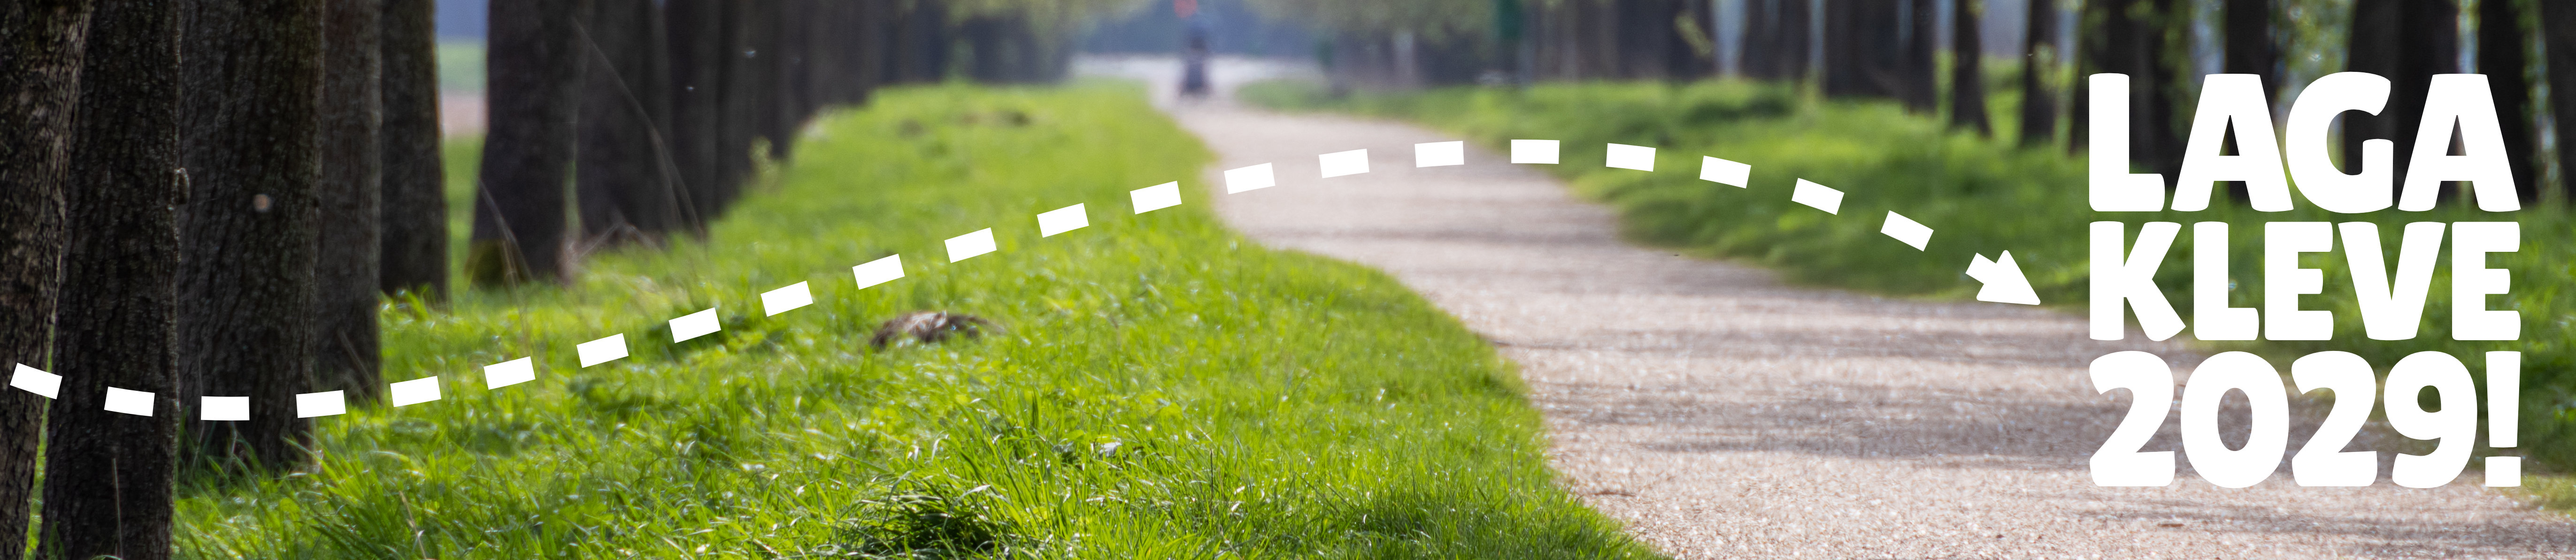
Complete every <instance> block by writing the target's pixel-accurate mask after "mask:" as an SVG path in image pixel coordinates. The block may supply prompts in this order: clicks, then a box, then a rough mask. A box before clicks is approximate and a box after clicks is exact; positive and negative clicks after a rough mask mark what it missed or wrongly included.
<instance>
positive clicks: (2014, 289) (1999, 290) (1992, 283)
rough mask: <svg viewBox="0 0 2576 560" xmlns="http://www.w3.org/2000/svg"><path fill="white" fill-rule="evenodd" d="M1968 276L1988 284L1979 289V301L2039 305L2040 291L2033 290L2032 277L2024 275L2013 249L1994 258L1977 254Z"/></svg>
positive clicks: (1969, 268) (1969, 265) (1971, 262)
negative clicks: (2013, 256)
mask: <svg viewBox="0 0 2576 560" xmlns="http://www.w3.org/2000/svg"><path fill="white" fill-rule="evenodd" d="M1968 277H1969V278H1975V279H1977V281H1978V282H1981V283H1984V284H1985V285H1986V287H1985V289H1981V290H1977V301H1992V302H1999V303H2019V304H2023V305H2039V293H2038V292H2034V291H2031V289H2030V278H2029V277H2026V276H2022V273H2021V265H2019V264H2015V263H2014V262H2013V258H2012V251H2004V252H2003V254H2002V256H2000V257H1997V258H1995V259H1993V260H1987V259H1986V256H1985V255H1977V256H1976V260H1973V261H1970V262H1969V263H1968Z"/></svg>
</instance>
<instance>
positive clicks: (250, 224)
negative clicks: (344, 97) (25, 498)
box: [179, 0, 323, 469]
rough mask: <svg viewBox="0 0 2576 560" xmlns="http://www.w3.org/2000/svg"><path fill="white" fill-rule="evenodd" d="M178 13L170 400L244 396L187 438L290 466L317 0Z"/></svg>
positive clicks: (307, 273)
mask: <svg viewBox="0 0 2576 560" xmlns="http://www.w3.org/2000/svg"><path fill="white" fill-rule="evenodd" d="M181 25H182V28H181V29H183V31H182V33H184V34H185V38H184V39H183V41H184V42H183V43H181V44H180V49H181V52H183V53H187V54H186V55H185V56H186V57H187V60H186V64H184V65H183V66H184V67H185V71H184V75H183V76H182V80H184V81H183V82H181V84H180V88H181V91H184V92H186V94H185V95H183V96H182V97H181V103H182V105H181V106H180V111H181V115H182V117H181V118H182V119H183V121H184V123H185V124H183V125H182V127H183V128H182V129H181V135H182V136H181V138H180V142H181V143H180V148H179V149H180V159H181V161H182V163H184V164H186V168H187V170H188V185H189V189H188V205H187V207H186V209H185V210H184V214H182V215H181V216H180V222H179V223H180V234H179V238H180V239H181V240H182V242H183V244H184V246H183V247H182V248H181V251H183V252H182V253H181V257H180V268H179V270H180V273H179V274H180V276H179V375H180V378H179V379H180V386H181V390H180V403H181V404H182V405H183V406H184V405H200V404H202V400H201V399H200V397H202V396H206V395H213V396H226V397H240V396H247V397H250V405H251V416H250V418H251V419H250V420H248V421H198V422H194V423H192V424H191V426H192V427H191V428H190V429H189V430H187V431H188V432H189V433H190V434H193V436H192V437H194V438H195V440H196V442H197V445H196V447H195V448H194V449H196V450H197V451H198V452H200V453H202V454H203V455H204V456H205V457H206V459H207V460H210V461H213V462H216V463H219V464H223V465H227V466H233V467H243V466H247V467H260V468H271V469H285V468H290V467H292V466H294V465H298V464H302V463H303V462H304V460H305V458H306V457H305V454H304V452H303V451H302V449H303V447H304V446H305V445H306V443H307V442H308V441H309V439H310V435H311V434H310V433H309V432H310V427H311V424H310V423H308V422H307V421H305V420H304V419H302V418H297V417H296V416H295V395H296V394H298V393H304V392H309V388H310V387H312V386H313V385H314V379H313V375H312V374H313V355H312V353H311V352H310V351H309V349H310V348H311V346H310V345H309V342H310V341H311V340H313V334H314V322H313V319H312V317H310V315H311V314H312V313H313V302H314V279H313V265H314V262H315V258H314V253H313V239H314V236H315V235H317V234H318V230H317V225H316V222H317V221H319V220H320V215H321V201H320V199H319V196H320V194H321V192H320V191H321V189H320V184H321V181H322V146H321V135H320V134H319V133H320V132H321V124H322V123H321V118H320V115H321V98H322V73H323V71H322V1H321V0H192V1H191V2H190V3H189V8H188V13H187V15H186V21H184V22H183V23H182V24H181ZM200 416H201V415H199V414H198V413H197V412H196V411H195V410H193V409H192V410H188V411H186V412H184V413H183V416H182V418H198V417H200Z"/></svg>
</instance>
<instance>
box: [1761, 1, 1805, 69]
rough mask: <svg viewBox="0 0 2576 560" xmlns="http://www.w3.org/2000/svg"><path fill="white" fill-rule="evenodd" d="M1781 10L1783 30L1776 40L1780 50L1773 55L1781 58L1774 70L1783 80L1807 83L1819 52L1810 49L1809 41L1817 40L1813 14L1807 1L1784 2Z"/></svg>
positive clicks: (1774, 50) (1775, 49)
mask: <svg viewBox="0 0 2576 560" xmlns="http://www.w3.org/2000/svg"><path fill="white" fill-rule="evenodd" d="M1779 8H1780V10H1779V12H1780V17H1779V20H1780V29H1779V31H1778V34H1777V35H1774V36H1773V37H1774V39H1773V40H1774V41H1775V42H1774V43H1773V44H1774V45H1776V46H1775V47H1774V48H1773V49H1772V52H1774V53H1775V56H1776V57H1777V60H1776V61H1775V62H1773V63H1772V65H1773V68H1774V69H1776V70H1777V71H1778V72H1779V77H1780V78H1781V79H1784V80H1789V81H1793V82H1794V81H1802V80H1805V79H1807V67H1808V66H1810V64H1809V63H1811V62H1813V60H1812V59H1813V55H1814V53H1815V49H1814V48H1813V47H1812V46H1810V45H1808V43H1809V41H1808V39H1809V38H1810V37H1813V36H1815V33H1814V32H1813V31H1812V30H1811V29H1810V27H1811V26H1812V23H1813V21H1814V19H1812V15H1813V10H1810V9H1809V6H1808V5H1807V0H1780V5H1779Z"/></svg>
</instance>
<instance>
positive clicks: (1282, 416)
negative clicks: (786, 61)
mask: <svg viewBox="0 0 2576 560" xmlns="http://www.w3.org/2000/svg"><path fill="white" fill-rule="evenodd" d="M451 153H453V152H451ZM797 153H798V154H799V155H798V156H797V158H796V159H795V161H793V162H789V163H787V164H786V165H785V167H784V169H783V170H781V171H780V172H779V174H778V175H777V176H776V178H775V181H774V183H773V185H774V186H772V187H769V189H768V190H767V191H766V192H761V193H758V194H756V195H754V196H751V197H749V198H747V199H746V200H744V201H743V202H742V203H741V204H740V205H738V206H737V207H736V208H735V209H734V210H733V211H732V215H731V216H730V217H729V218H728V219H725V220H723V221H722V222H720V223H719V224H718V225H717V226H716V227H715V228H714V230H715V231H714V233H713V235H712V236H711V238H710V239H711V241H708V242H704V243H692V242H682V243H680V244H679V246H677V247H673V248H671V249H670V250H668V251H650V250H627V251H620V252H614V253H609V254H597V255H591V256H590V258H589V259H588V270H586V271H585V272H584V273H583V274H581V275H580V279H579V280H578V281H577V282H576V284H575V285H574V286H571V287H569V288H565V289H528V290H521V291H515V292H505V293H493V292H466V293H460V294H459V296H458V298H457V300H456V301H455V302H454V304H453V306H452V309H450V310H447V311H445V312H439V313H431V312H421V311H418V310H397V311H396V312H394V313H392V314H391V315H390V316H389V317H388V319H387V334H386V343H387V350H386V353H387V368H386V369H387V371H388V373H387V377H388V378H389V379H393V380H403V379H409V378H412V377H418V376H426V375H433V374H435V375H440V376H441V377H442V378H443V384H444V385H443V386H444V391H445V393H446V395H447V397H446V399H445V400H441V401H435V402H430V403H424V404H417V405H411V406H406V407H400V408H384V407H367V408H364V409H362V410H356V411H354V412H353V413H351V414H349V415H346V416H337V417H330V418H323V419H320V420H321V421H320V422H319V423H318V426H319V427H318V432H319V443H318V445H317V447H318V451H319V454H320V455H321V460H320V461H319V464H318V465H316V466H315V467H313V468H311V469H309V470H308V471H307V472H301V473H295V474H292V475H289V476H284V477H280V478H275V479H271V480H265V481H257V482H245V483H235V484H230V485H225V484H214V483H203V482H200V483H197V484H193V485H191V486H190V487H189V488H186V492H185V495H186V497H185V499H184V500H183V501H182V502H181V503H180V505H179V512H180V513H179V515H180V520H181V540H182V546H183V548H184V550H185V552H186V553H187V555H188V556H190V557H198V558H346V557H381V558H396V557H401V558H455V559H464V558H511V559H518V558H625V557H690V558H806V557H1011V558H1030V557H1095V558H1212V557H1220V556H1224V557H1339V558H1409V557H1524V558H1551V557H1553V558H1626V557H1651V555H1652V554H1651V552H1649V551H1648V550H1647V549H1646V548H1645V547H1644V546H1642V545H1640V544H1637V543H1636V542H1634V541H1631V540H1629V539H1628V538H1627V537H1625V536H1624V535H1622V534H1621V533H1620V532H1619V530H1618V528H1617V527H1616V526H1615V525H1614V524H1613V523H1611V522H1610V521H1608V520H1607V519H1606V518H1604V517H1602V516H1600V515H1599V514H1597V513H1595V512H1592V511H1591V510H1589V509H1586V508H1584V507H1582V506H1581V505H1580V504H1579V503H1578V502H1576V501H1575V500H1574V499H1573V498H1572V497H1570V496H1569V495H1567V493H1566V492H1564V491H1563V490H1562V489H1560V488H1558V487H1557V486H1555V485H1554V483H1553V480H1552V477H1553V475H1552V473H1551V472H1550V471H1549V470H1548V469H1547V467H1546V464H1545V461H1544V458H1543V456H1542V453H1543V452H1544V450H1545V448H1546V446H1545V442H1544V440H1543V433H1542V431H1541V430H1542V428H1541V425H1540V421H1539V417H1538V414H1537V412H1536V411H1535V410H1533V409H1532V408H1531V407H1530V406H1529V405H1528V404H1527V403H1525V402H1524V401H1523V400H1522V398H1521V394H1522V393H1521V387H1520V385H1519V381H1518V378H1517V376H1515V375H1514V374H1513V373H1512V371H1511V369H1510V367H1509V365H1508V364H1506V363H1504V362H1503V361H1502V360H1501V359H1500V358H1499V357H1497V356H1496V355H1495V353H1494V352H1493V351H1492V350H1491V349H1490V348H1488V347H1486V346H1485V345H1484V344H1483V343H1481V342H1480V341H1479V340H1478V339H1477V338H1476V337H1475V336H1473V335H1472V334H1471V333H1469V332H1468V331H1467V330H1466V329H1464V328H1463V327H1461V326H1460V325H1459V324H1458V323H1457V322H1456V321H1455V320H1453V319H1451V318H1450V317H1448V316H1447V315H1445V314H1442V313H1440V312H1439V311H1438V310H1436V309H1434V308H1432V307H1431V306H1430V305H1429V304H1428V303H1426V302H1424V301H1423V300H1422V299H1421V298H1419V297H1418V296H1416V295H1415V294H1413V293H1411V292H1409V291H1408V290H1406V289H1405V288H1404V287H1402V286H1401V285H1398V284H1397V283H1396V282H1394V281H1393V280H1391V279H1389V278H1388V277H1386V276H1385V275H1383V274H1380V273H1377V272H1374V271H1371V270H1369V269H1366V268H1362V267H1358V266H1354V265H1349V264H1345V263H1340V262H1336V261H1331V260H1327V259H1323V258H1319V257H1314V256H1310V255H1304V254H1298V253H1288V252H1279V251H1271V250H1267V249H1263V248H1261V247H1259V246H1257V245H1255V244H1253V243H1250V242H1248V241H1244V240H1242V239H1240V238H1239V237H1237V236H1236V235H1234V234H1232V233H1230V232H1228V231H1226V230H1225V229H1224V228H1223V227H1222V226H1221V224H1220V223H1219V222H1218V220H1216V219H1215V218H1214V217H1213V216H1212V215H1211V214H1210V213H1209V212H1208V211H1207V210H1206V205H1205V202H1206V200H1205V198H1204V194H1203V192H1202V191H1200V190H1197V189H1184V193H1185V194H1184V197H1185V200H1187V201H1188V204H1185V205H1183V206H1180V207H1176V208H1170V209H1164V210H1158V211H1155V212H1151V213H1147V214H1144V215H1130V214H1129V210H1128V205H1127V202H1126V194H1125V193H1126V191H1127V190H1129V189H1134V188H1139V187H1143V186H1147V185H1152V184H1156V183H1161V182H1165V181H1170V180H1174V179H1184V178H1191V177H1196V176H1198V172H1199V169H1200V167H1201V166H1202V165H1203V164H1204V163H1206V162H1207V161H1208V160H1209V155H1208V154H1207V153H1206V152H1205V150H1204V148H1202V147H1200V146H1199V145H1198V144H1197V143H1196V141H1195V140H1192V139H1191V138H1189V137H1188V136H1186V135H1185V134H1184V133H1182V132H1181V131H1179V130H1178V129H1177V128H1175V127H1174V126H1173V125H1172V124H1171V123H1170V122H1169V121H1168V120H1166V119H1164V118H1163V117H1161V116H1160V115H1159V114H1157V113H1155V112H1154V111H1153V110H1152V109H1151V108H1149V107H1147V106H1146V105H1145V103H1144V102H1143V101H1142V96H1140V95H1138V93H1137V92H1136V91H1133V90H1132V89H1130V88H1124V87H1110V86H1087V87H1078V88H1071V89H1062V90H1006V91H990V90H979V89H972V88H965V87H936V88H925V89H902V90H892V91H886V92H882V93H881V94H880V95H879V96H878V97H877V99H876V101H875V103H874V105H873V106H872V107H871V108H869V109H867V110H864V111H855V112H844V113H838V114H834V115H830V116H827V117H825V118H824V119H823V121H822V123H821V124H820V125H819V126H818V127H816V128H814V129H812V132H811V133H810V135H809V137H807V138H806V139H804V140H803V141H802V143H801V145H800V147H799V150H798V151H797ZM1075 203H1083V204H1086V208H1087V209H1088V214H1089V216H1090V219H1091V220H1092V222H1093V223H1092V225H1091V226H1090V227H1086V228H1083V229H1078V230H1074V231H1071V232H1067V233H1062V234H1058V235H1056V236H1054V237H1049V238H1044V239H1041V238H1039V237H1038V235H1037V232H1036V231H1035V229H1036V228H1035V227H1034V226H1035V221H1034V219H1033V218H1032V217H1031V216H1032V215H1033V214H1035V213H1037V212H1041V211H1046V210H1053V209H1056V208H1059V207H1063V206H1066V205H1070V204H1075ZM988 227H989V228H993V231H994V233H995V235H996V236H997V238H998V239H999V241H1000V247H1001V250H1000V252H998V253H994V254H989V255H985V256H980V257H975V258H972V259H969V260H965V261H962V262H957V263H945V262H944V261H945V260H946V259H945V257H944V253H943V252H940V251H938V250H936V248H937V247H939V246H940V241H941V240H943V239H945V238H948V237H951V236H956V235H960V234H965V233H969V232H973V231H976V230H979V229H983V228H988ZM898 253H900V254H902V255H903V256H904V259H905V261H906V262H907V265H908V266H907V274H908V277H907V278H904V279H901V280H897V281H895V282H893V283H889V284H886V285H881V286H878V287H874V288H869V289H865V290H860V289H857V288H855V287H854V284H853V283H852V281H851V278H852V277H851V273H850V270H849V267H850V266H851V265H855V264H858V263H861V262H867V261H869V260H873V259H876V258H878V257H883V256H886V255H892V254H898ZM796 282H811V286H813V289H814V295H815V304H814V305H812V306H810V307H805V308H801V309H795V310H792V311H788V312H785V313H783V314H779V315H775V316H764V314H763V313H762V312H761V311H760V310H759V307H758V304H757V303H755V302H756V300H757V298H756V297H755V295H756V294H758V293H760V292H762V291H765V290H769V289H773V288H777V287H781V286H785V285H789V284H793V283H796ZM709 307H714V308H717V309H719V314H720V315H722V316H723V317H724V328H725V330H724V331H723V332H721V333H719V334H717V335H710V336H708V337H705V338H701V339H697V340H692V341H688V342H683V343H677V344H674V343H671V342H670V339H669V334H668V333H669V331H668V328H667V327H666V326H663V321H665V320H667V319H669V318H672V317H676V316H679V315H682V314H686V313H691V312H695V311H698V310H702V309H706V308H709ZM917 309H944V310H952V311H958V312H966V313H973V314H977V315H981V316H984V317H988V318H991V319H993V320H994V321H996V322H997V323H999V324H1000V325H1001V328H1000V329H999V330H998V331H997V332H994V333H992V334H990V335H988V336H986V337H984V338H983V339H981V340H977V341H972V342H952V343H947V344H938V345H899V346H897V347H895V348H891V349H887V350H884V351H872V350H870V349H869V348H868V347H867V344H866V337H867V336H868V334H869V331H870V329H872V328H873V327H874V326H875V324H876V322H877V321H881V320H883V319H886V318H888V317H890V316H892V315H894V314H896V313H899V312H903V311H910V310H917ZM616 333H624V335H625V336H626V338H627V341H628V343H629V344H630V345H632V346H633V353H634V356H633V357H630V358H627V359H624V360H619V361H615V362H610V363H607V364H602V365H598V366H593V367H589V368H577V367H575V366H576V362H575V360H574V357H573V353H572V346H573V345H574V344H578V343H581V342H584V341H588V340H591V339H593V338H597V337H602V336H606V335H609V334H616ZM530 355H533V356H535V357H536V360H537V364H538V367H539V370H538V371H539V377H538V381H536V382H534V383H529V384H525V385H518V386H512V387H505V388H502V389H498V390H486V389H484V388H482V384H481V382H480V381H479V375H478V374H476V373H474V372H475V371H476V368H478V367H480V366H482V365H484V364H491V363H496V362H500V361H503V360H508V359H514V358H518V357H522V356H530Z"/></svg>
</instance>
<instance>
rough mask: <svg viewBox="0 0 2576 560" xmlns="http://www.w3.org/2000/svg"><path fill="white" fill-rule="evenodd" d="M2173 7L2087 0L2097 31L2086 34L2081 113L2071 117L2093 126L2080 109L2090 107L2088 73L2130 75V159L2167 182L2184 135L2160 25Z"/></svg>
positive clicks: (2164, 2) (2155, 0) (2149, 1)
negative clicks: (2178, 122) (2178, 123)
mask: <svg viewBox="0 0 2576 560" xmlns="http://www.w3.org/2000/svg"><path fill="white" fill-rule="evenodd" d="M2171 8H2172V3H2171V2H2170V0H2109V1H2106V2H2098V3H2096V2H2087V3H2086V8H2085V11H2086V12H2087V13H2086V17H2085V23H2086V25H2087V26H2089V27H2090V28H2091V30H2092V31H2093V32H2092V33H2086V34H2084V35H2083V36H2084V41H2085V53H2084V56H2085V58H2086V60H2085V61H2084V69H2083V70H2082V71H2080V72H2078V73H2077V74H2078V75H2077V76H2076V82H2077V84H2079V85H2078V86H2077V88H2078V89H2077V95H2076V99H2075V103H2076V104H2077V106H2078V109H2079V112H2078V113H2076V114H2075V115H2074V116H2073V118H2075V119H2077V120H2076V122H2077V123H2078V124H2079V125H2089V124H2090V123H2088V122H2086V119H2088V118H2089V115H2085V114H2082V112H2081V111H2082V110H2084V109H2089V105H2090V103H2089V101H2088V100H2087V99H2086V96H2087V94H2089V93H2090V92H2089V91H2087V90H2088V89H2089V86H2087V85H2084V84H2086V83H2087V82H2090V81H2091V80H2089V79H2086V78H2085V76H2084V75H2086V74H2093V73H2114V74H2126V75H2128V76H2129V108H2130V116H2128V117H2127V118H2128V119H2129V123H2130V126H2129V152H2130V154H2131V156H2130V161H2131V162H2134V163H2135V164H2137V165H2138V166H2139V167H2143V168H2146V169H2147V170H2148V171H2149V172H2153V173H2162V174H2164V175H2165V178H2166V180H2167V181H2169V182H2170V181H2171V180H2172V179H2173V176H2174V175H2175V174H2176V173H2177V172H2179V171H2180V169H2179V168H2180V167H2181V165H2182V136H2181V134H2180V133H2179V132H2177V131H2176V130H2175V125H2174V114H2175V113H2174V111H2175V108H2174V95H2173V90H2174V88H2175V80H2174V77H2175V72H2174V68H2175V67H2174V66H2173V65H2172V64H2171V61H2169V60H2167V59H2166V56H2167V54H2168V53H2167V52H2166V50H2167V49H2166V42H2165V38H2166V32H2167V29H2165V26H2162V25H2159V22H2160V21H2161V20H2162V19H2164V18H2167V17H2170V16H2171V14H2173V10H2172V9H2171ZM2140 16H2144V17H2140ZM2097 37H2098V38H2097ZM2079 132H2081V130H2080V129H2079ZM2070 138H2071V139H2073V140H2074V143H2075V144H2076V145H2079V146H2080V145H2081V143H2082V141H2083V140H2082V139H2083V135H2082V134H2080V133H2079V134H2076V135H2073V136H2070Z"/></svg>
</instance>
